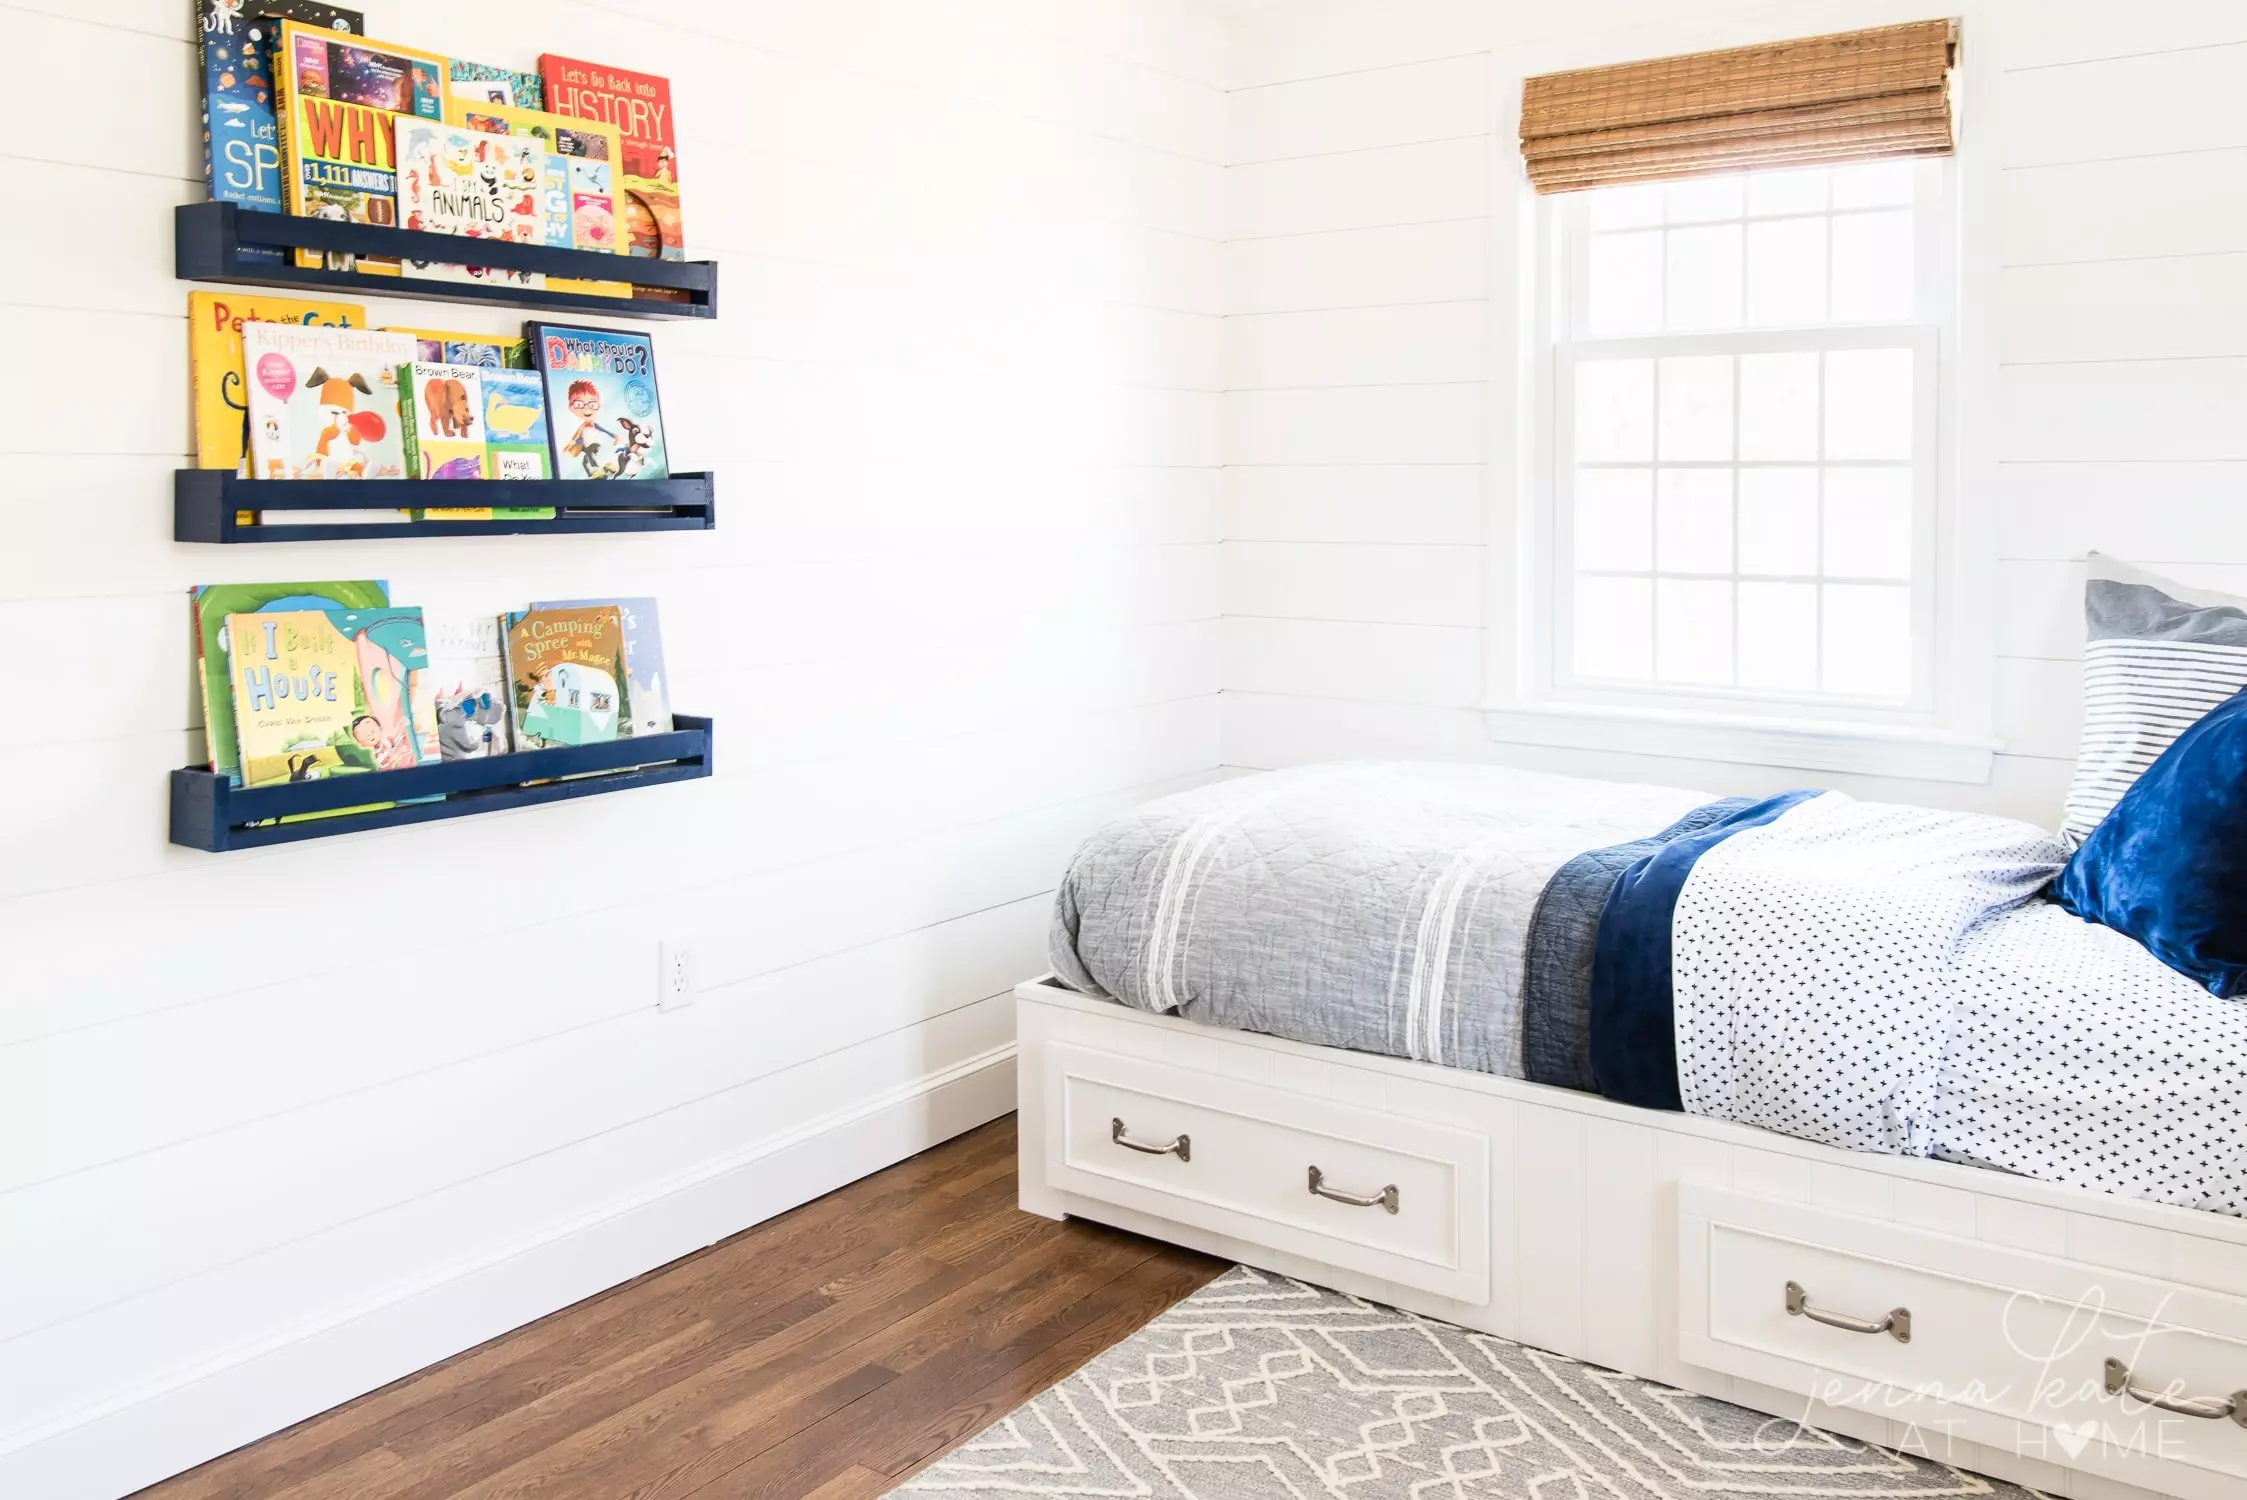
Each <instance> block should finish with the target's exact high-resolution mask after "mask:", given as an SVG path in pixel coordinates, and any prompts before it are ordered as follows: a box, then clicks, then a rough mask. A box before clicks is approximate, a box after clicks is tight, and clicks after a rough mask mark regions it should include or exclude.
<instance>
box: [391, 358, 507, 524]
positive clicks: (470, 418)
mask: <svg viewBox="0 0 2247 1500" xmlns="http://www.w3.org/2000/svg"><path fill="white" fill-rule="evenodd" d="M398 434H399V438H400V442H401V446H402V447H403V448H404V450H405V463H406V472H407V474H409V475H411V476H412V477H414V478H416V479H489V478H491V473H490V471H489V468H488V466H487V461H486V457H485V453H484V382H483V374H482V372H481V371H479V370H477V369H476V368H475V367H474V366H472V365H437V364H428V363H426V362H424V361H422V360H418V359H417V360H414V361H413V362H411V363H409V364H403V365H400V366H399V367H398ZM450 514H452V512H450V511H428V512H424V515H425V517H427V516H443V515H450ZM487 514H488V512H487Z"/></svg>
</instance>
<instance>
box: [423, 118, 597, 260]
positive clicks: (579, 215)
mask: <svg viewBox="0 0 2247 1500" xmlns="http://www.w3.org/2000/svg"><path fill="white" fill-rule="evenodd" d="M445 120H446V123H448V124H452V125H461V126H465V127H467V128H468V129H470V130H483V131H489V132H492V133H493V134H497V135H516V136H527V137H529V138H530V139H531V140H534V141H536V142H537V143H538V145H539V147H540V149H542V150H543V151H545V153H546V179H545V181H544V183H543V184H542V197H541V199H540V208H541V210H542V218H543V221H544V225H545V236H546V243H547V244H549V245H552V246H554V247H556V248H558V249H567V250H593V251H599V252H603V253H606V254H611V255H621V254H623V253H624V245H623V242H622V241H621V240H620V239H619V238H618V237H617V232H616V175H615V174H616V171H617V163H618V159H619V158H620V157H621V156H622V155H623V144H622V137H620V136H619V135H618V134H617V131H616V127H615V126H613V125H604V124H602V123H601V122H599V121H598V120H578V119H572V118H570V117H569V116H567V115H557V114H549V113H547V112H546V111H545V110H541V109H517V108H511V107H509V106H506V105H500V104H479V103H475V102H473V101H470V100H467V99H463V98H460V97H458V96H457V95H456V96H455V97H454V98H451V99H448V100H446V101H445ZM546 288H547V290H548V291H554V292H576V293H579V294H581V295H584V296H589V297H629V296H631V295H632V284H631V283H630V282H628V281H585V280H580V279H578V278H575V277H563V276H554V277H549V278H547V282H546Z"/></svg>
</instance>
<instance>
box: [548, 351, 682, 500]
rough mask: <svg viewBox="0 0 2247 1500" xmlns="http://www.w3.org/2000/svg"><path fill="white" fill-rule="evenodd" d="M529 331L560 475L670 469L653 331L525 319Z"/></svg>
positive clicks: (662, 473)
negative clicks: (641, 331)
mask: <svg viewBox="0 0 2247 1500" xmlns="http://www.w3.org/2000/svg"><path fill="white" fill-rule="evenodd" d="M523 334H524V337H525V338H526V339H527V340H529V343H530V348H531V364H532V367H533V368H535V369H536V370H537V371H538V373H539V376H540V378H541V379H542V380H543V381H544V382H545V386H546V423H547V428H548V430H549V432H550V433H551V447H552V458H553V466H554V477H555V478H557V479H665V478H668V477H669V476H670V473H671V467H670V454H669V451H668V448H667V445H666V442H665V431H664V425H663V402H662V398H661V397H660V395H659V394H658V392H657V390H656V382H655V344H654V342H653V340H651V339H650V338H649V337H648V335H646V334H644V333H623V332H618V331H616V330H614V329H607V328H572V327H565V326H563V325H560V324H555V323H526V324H524V325H523Z"/></svg>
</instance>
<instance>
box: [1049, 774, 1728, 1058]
mask: <svg viewBox="0 0 2247 1500" xmlns="http://www.w3.org/2000/svg"><path fill="white" fill-rule="evenodd" d="M1707 801H1708V798H1707V796H1706V795H1705V794H1703V793H1698V792H1688V791H1679V790H1674V789H1671V788H1667V787H1651V786H1634V785H1625V784H1618V783H1612V782H1601V781H1581V780H1577V779H1575V778H1572V777H1565V776H1544V775H1538V774H1536V773H1533V772H1524V771H1510V770H1505V769H1502V768H1499V767H1493V766H1471V765H1421V764H1396V763H1385V764H1375V765H1325V766H1312V767H1307V768H1304V769H1302V770H1295V771H1278V772H1272V773H1269V774H1266V775H1261V776H1251V777H1243V778H1241V779H1239V780H1234V781H1224V782H1218V783H1215V784H1213V785H1211V786H1206V787H1201V788H1198V789H1196V790H1194V791H1191V792H1184V793H1181V794H1179V795H1177V796H1174V797H1166V798H1163V799H1162V800H1160V801H1157V802H1152V803H1149V804H1147V805H1146V806H1143V807H1140V808H1137V809H1135V810H1133V811H1132V812H1129V813H1126V814H1124V815H1122V816H1120V817H1117V818H1114V819H1111V820H1110V821H1109V822H1108V823H1107V824H1105V825H1104V826H1102V827H1101V828H1100V829H1098V830H1097V831H1096V832H1095V833H1094V834H1093V835H1092V836H1091V837H1090V838H1088V839H1087V840H1086V841H1085V843H1084V845H1083V847H1081V848H1080V849H1079V850H1078V852H1077V856H1076V858H1075V860H1074V861H1073V862H1072V863H1071V865H1070V867H1069V872H1068V875H1067V876H1066V877H1065V878H1064V879H1063V881H1062V884H1061V889H1060V892H1059V894H1058V895H1057V897H1056V899H1055V905H1054V919H1053V930H1052V941H1051V950H1052V962H1053V966H1054V971H1055V973H1056V974H1057V975H1058V976H1059V978H1060V979H1061V980H1062V982H1064V983H1066V984H1068V985H1069V986H1071V987H1072V988H1074V989H1078V990H1082V991H1085V992H1087V993H1091V994H1102V995H1107V996H1109V997H1112V998H1113V999H1116V1000H1119V1001H1121V1002H1123V1003H1124V1004H1126V1005H1132V1006H1136V1007H1138V1008H1139V1009H1141V1010H1149V1011H1158V1012H1169V1013H1173V1014H1176V1015H1180V1016H1184V1017H1186V1018H1187V1019H1189V1020H1193V1021H1199V1022H1202V1023H1204V1024H1206V1025H1211V1026H1223V1027H1230V1028H1234V1029H1237V1030H1245V1031H1260V1032H1266V1033H1269V1034H1271V1035H1274V1036H1282V1037H1290V1038H1293V1039H1294V1040H1297V1041H1303V1042H1313V1043H1318V1044H1321V1045H1325V1046H1334V1047H1351V1048H1355V1049H1357V1050H1359V1051H1364V1052H1378V1053H1385V1054H1387V1055H1389V1056H1392V1057H1411V1058H1418V1059H1421V1060H1423V1061H1427V1062H1437V1063H1444V1064H1447V1065H1449V1066H1452V1067H1461V1068H1473V1069H1477V1070H1480V1071H1482V1072H1487V1073H1496V1074H1500V1075H1502V1076H1505V1077H1510V1078H1520V1077H1531V1078H1535V1079H1537V1080H1538V1081H1541V1082H1553V1083H1564V1084H1569V1085H1571V1086H1574V1087H1578V1088H1588V1087H1590V1086H1591V1081H1590V1078H1589V1076H1588V1072H1587V1073H1586V1074H1585V1076H1584V1077H1582V1079H1581V1080H1580V1081H1579V1080H1578V1079H1577V1078H1575V1077H1573V1076H1567V1075H1568V1074H1569V1073H1570V1071H1571V1069H1572V1068H1574V1067H1576V1066H1577V1062H1576V1061H1575V1060H1572V1058H1571V1057H1568V1056H1562V1055H1561V1054H1560V1053H1559V1052H1556V1053H1555V1054H1554V1056H1553V1057H1552V1058H1550V1059H1548V1060H1546V1061H1545V1062H1543V1063H1541V1064H1539V1063H1538V1062H1537V1060H1536V1059H1535V1058H1534V1057H1528V1058H1525V1051H1524V1033H1525V1030H1526V1031H1528V1032H1529V1034H1530V1035H1531V1037H1532V1039H1533V1040H1534V1039H1535V1038H1538V1037H1548V1038H1554V1039H1557V1040H1555V1041H1553V1043H1552V1045H1553V1046H1554V1047H1556V1048H1560V1049H1563V1050H1564V1051H1565V1049H1568V1048H1571V1047H1574V1048H1578V1049H1580V1046H1581V1039H1582V1035H1583V1024H1582V1007H1583V1005H1584V1003H1585V1002H1584V996H1583V993H1582V987H1581V985H1580V984H1571V983H1569V982H1568V976H1571V975H1574V976H1576V977H1577V978H1579V979H1580V977H1581V975H1582V974H1583V973H1584V972H1587V971H1588V969H1589V963H1590V957H1589V947H1588V945H1589V943H1590V941H1591V935H1592V929H1593V928H1594V927H1596V925H1597V915H1598V911H1599V906H1598V902H1599V901H1600V900H1604V898H1605V894H1606V890H1607V886H1608V884H1609V883H1611V881H1612V879H1613V877H1614V874H1615V873H1616V870H1617V869H1619V868H1620V865H1618V864H1617V863H1616V862H1615V861H1613V860H1579V859H1578V856H1580V855H1585V854H1587V853H1590V852H1592V851H1598V850H1608V849H1613V848H1615V847H1616V846H1620V845H1626V844H1631V843H1633V842H1634V841H1643V840H1647V839H1650V838H1654V837H1656V836H1659V835H1661V834H1662V833H1663V831H1664V830H1665V829H1669V828H1671V827H1672V826H1673V825H1675V824H1677V822H1678V820H1680V819H1681V818H1685V817H1686V816H1687V815H1688V814H1690V813H1692V812H1693V811H1694V810H1695V809H1696V808H1699V807H1700V806H1701V805H1702V804H1704V803H1706V802H1707ZM1625 862H1627V861H1625ZM1578 874H1581V875H1582V876H1583V878H1582V879H1581V880H1577V879H1575V878H1574V877H1575V876H1576V875H1578ZM1556 876H1560V877H1562V878H1560V879H1557V880H1556ZM1548 889H1549V894H1548ZM1587 907H1588V911H1587V910H1586V908H1587ZM1533 929H1536V930H1538V932H1539V936H1540V937H1541V938H1542V937H1543V936H1545V935H1546V934H1548V933H1549V934H1551V935H1553V936H1554V937H1555V938H1556V941H1555V942H1553V943H1550V944H1547V943H1543V942H1539V943H1536V944H1533V943H1532V931H1533ZM1533 947H1536V948H1539V949H1540V950H1542V951H1540V954H1539V957H1538V961H1537V962H1536V963H1535V964H1532V963H1531V962H1530V961H1529V955H1530V952H1531V950H1532V948H1533ZM1540 974H1549V975H1557V976H1559V979H1558V980H1556V982H1555V983H1552V984H1549V985H1545V986H1542V987H1541V986H1540V985H1539V984H1537V983H1536V982H1534V981H1535V980H1536V979H1537V977H1538V976H1539V975H1540ZM1538 994H1543V995H1544V997H1545V998H1544V1002H1543V1003H1544V1004H1546V1005H1547V1006H1548V1007H1549V1008H1550V1010H1551V1011H1552V1013H1549V1014H1543V1015H1540V1016H1539V1017H1538V1019H1537V1021H1536V1023H1535V1024H1534V1025H1526V1026H1525V1016H1526V1015H1527V1013H1528V1009H1529V1002H1530V1001H1531V1000H1532V999H1533V998H1535V997H1536V996H1537V995H1538Z"/></svg>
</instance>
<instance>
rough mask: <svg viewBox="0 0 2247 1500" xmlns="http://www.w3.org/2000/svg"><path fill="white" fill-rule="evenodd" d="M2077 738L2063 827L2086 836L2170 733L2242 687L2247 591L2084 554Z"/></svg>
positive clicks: (2246, 682) (2078, 838) (2064, 833)
mask: <svg viewBox="0 0 2247 1500" xmlns="http://www.w3.org/2000/svg"><path fill="white" fill-rule="evenodd" d="M2083 615H2084V623H2085V625H2086V627H2087V628H2088V632H2089V639H2088V641H2087V643H2086V644H2085V646H2084V650H2083V746H2082V749H2081V750H2080V751H2079V752H2078V754H2077V756H2076V761H2075V781H2074V783H2073V784H2072V785H2071V786H2070V787H2069V788H2068V800H2067V811H2066V814H2065V816H2064V820H2063V821H2062V823H2061V825H2060V836H2061V837H2062V838H2063V839H2065V840H2066V841H2067V842H2068V843H2069V844H2070V845H2071V846H2072V845H2075V844H2080V843H2082V842H2083V840H2084V839H2086V838H2088V837H2089V836H2090V834H2091V830H2092V829H2094V828H2096V827H2098V826H2099V820H2100V819H2101V818H2104V817H2105V816H2106V815H2107V814H2108V813H2109V812H2110V811H2112V810H2113V808H2114V805H2115V803H2117V802H2119V801H2121V800H2122V794H2123V793H2124V792H2127V791H2128V790H2130V785H2131V783H2132V782H2134V781H2136V780H2137V779H2138V777H2139V776H2140V775H2141V774H2142V773H2143V772H2144V771H2145V769H2146V767H2148V766H2150V765H2152V764H2153V763H2154V760H2155V759H2156V758H2157V757H2158V756H2159V755H2160V754H2161V752H2162V751H2164V750H2166V749H2168V748H2169V744H2170V742H2171V741H2172V740H2174V739H2176V737H2177V736H2178V735H2180V734H2183V733H2184V732H2185V731H2186V730H2187V729H2190V728H2191V727H2192V726H2193V725H2194V724H2196V723H2198V722H2199V721H2200V719H2201V718H2202V717H2203V716H2204V715H2206V714H2207V713H2208V712H2209V710H2211V709H2213V708H2214V707H2215V706H2216V705H2217V704H2219V703H2221V702H2223V701H2224V700H2225V699H2226V698H2229V697H2230V696H2231V695H2232V694H2234V693H2236V692H2238V691H2239V690H2240V689H2241V688H2243V687H2247V599H2234V598H2232V597H2231V596H2229V595H2227V594H2215V593H2210V592H2208V591H2206V590H2204V589H2187V588H2183V587H2181V586H2179V585H2177V584H2174V583H2171V582H2169V581H2168V580H2167V579H2165V578H2157V577H2155V576H2154V575H2153V574H2151V573H2141V572H2139V571H2138V570H2137V569H2135V568H2131V567H2126V566H2124V565H2123V564H2121V563H2118V562H2116V561H2115V560H2114V559H2113V558H2111V557H2104V556H2101V555H2100V554H2099V553H2096V552H2094V553H2092V554H2091V582H2090V585H2089V587H2088V588H2086V589H2085V590H2084V594H2083Z"/></svg>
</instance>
